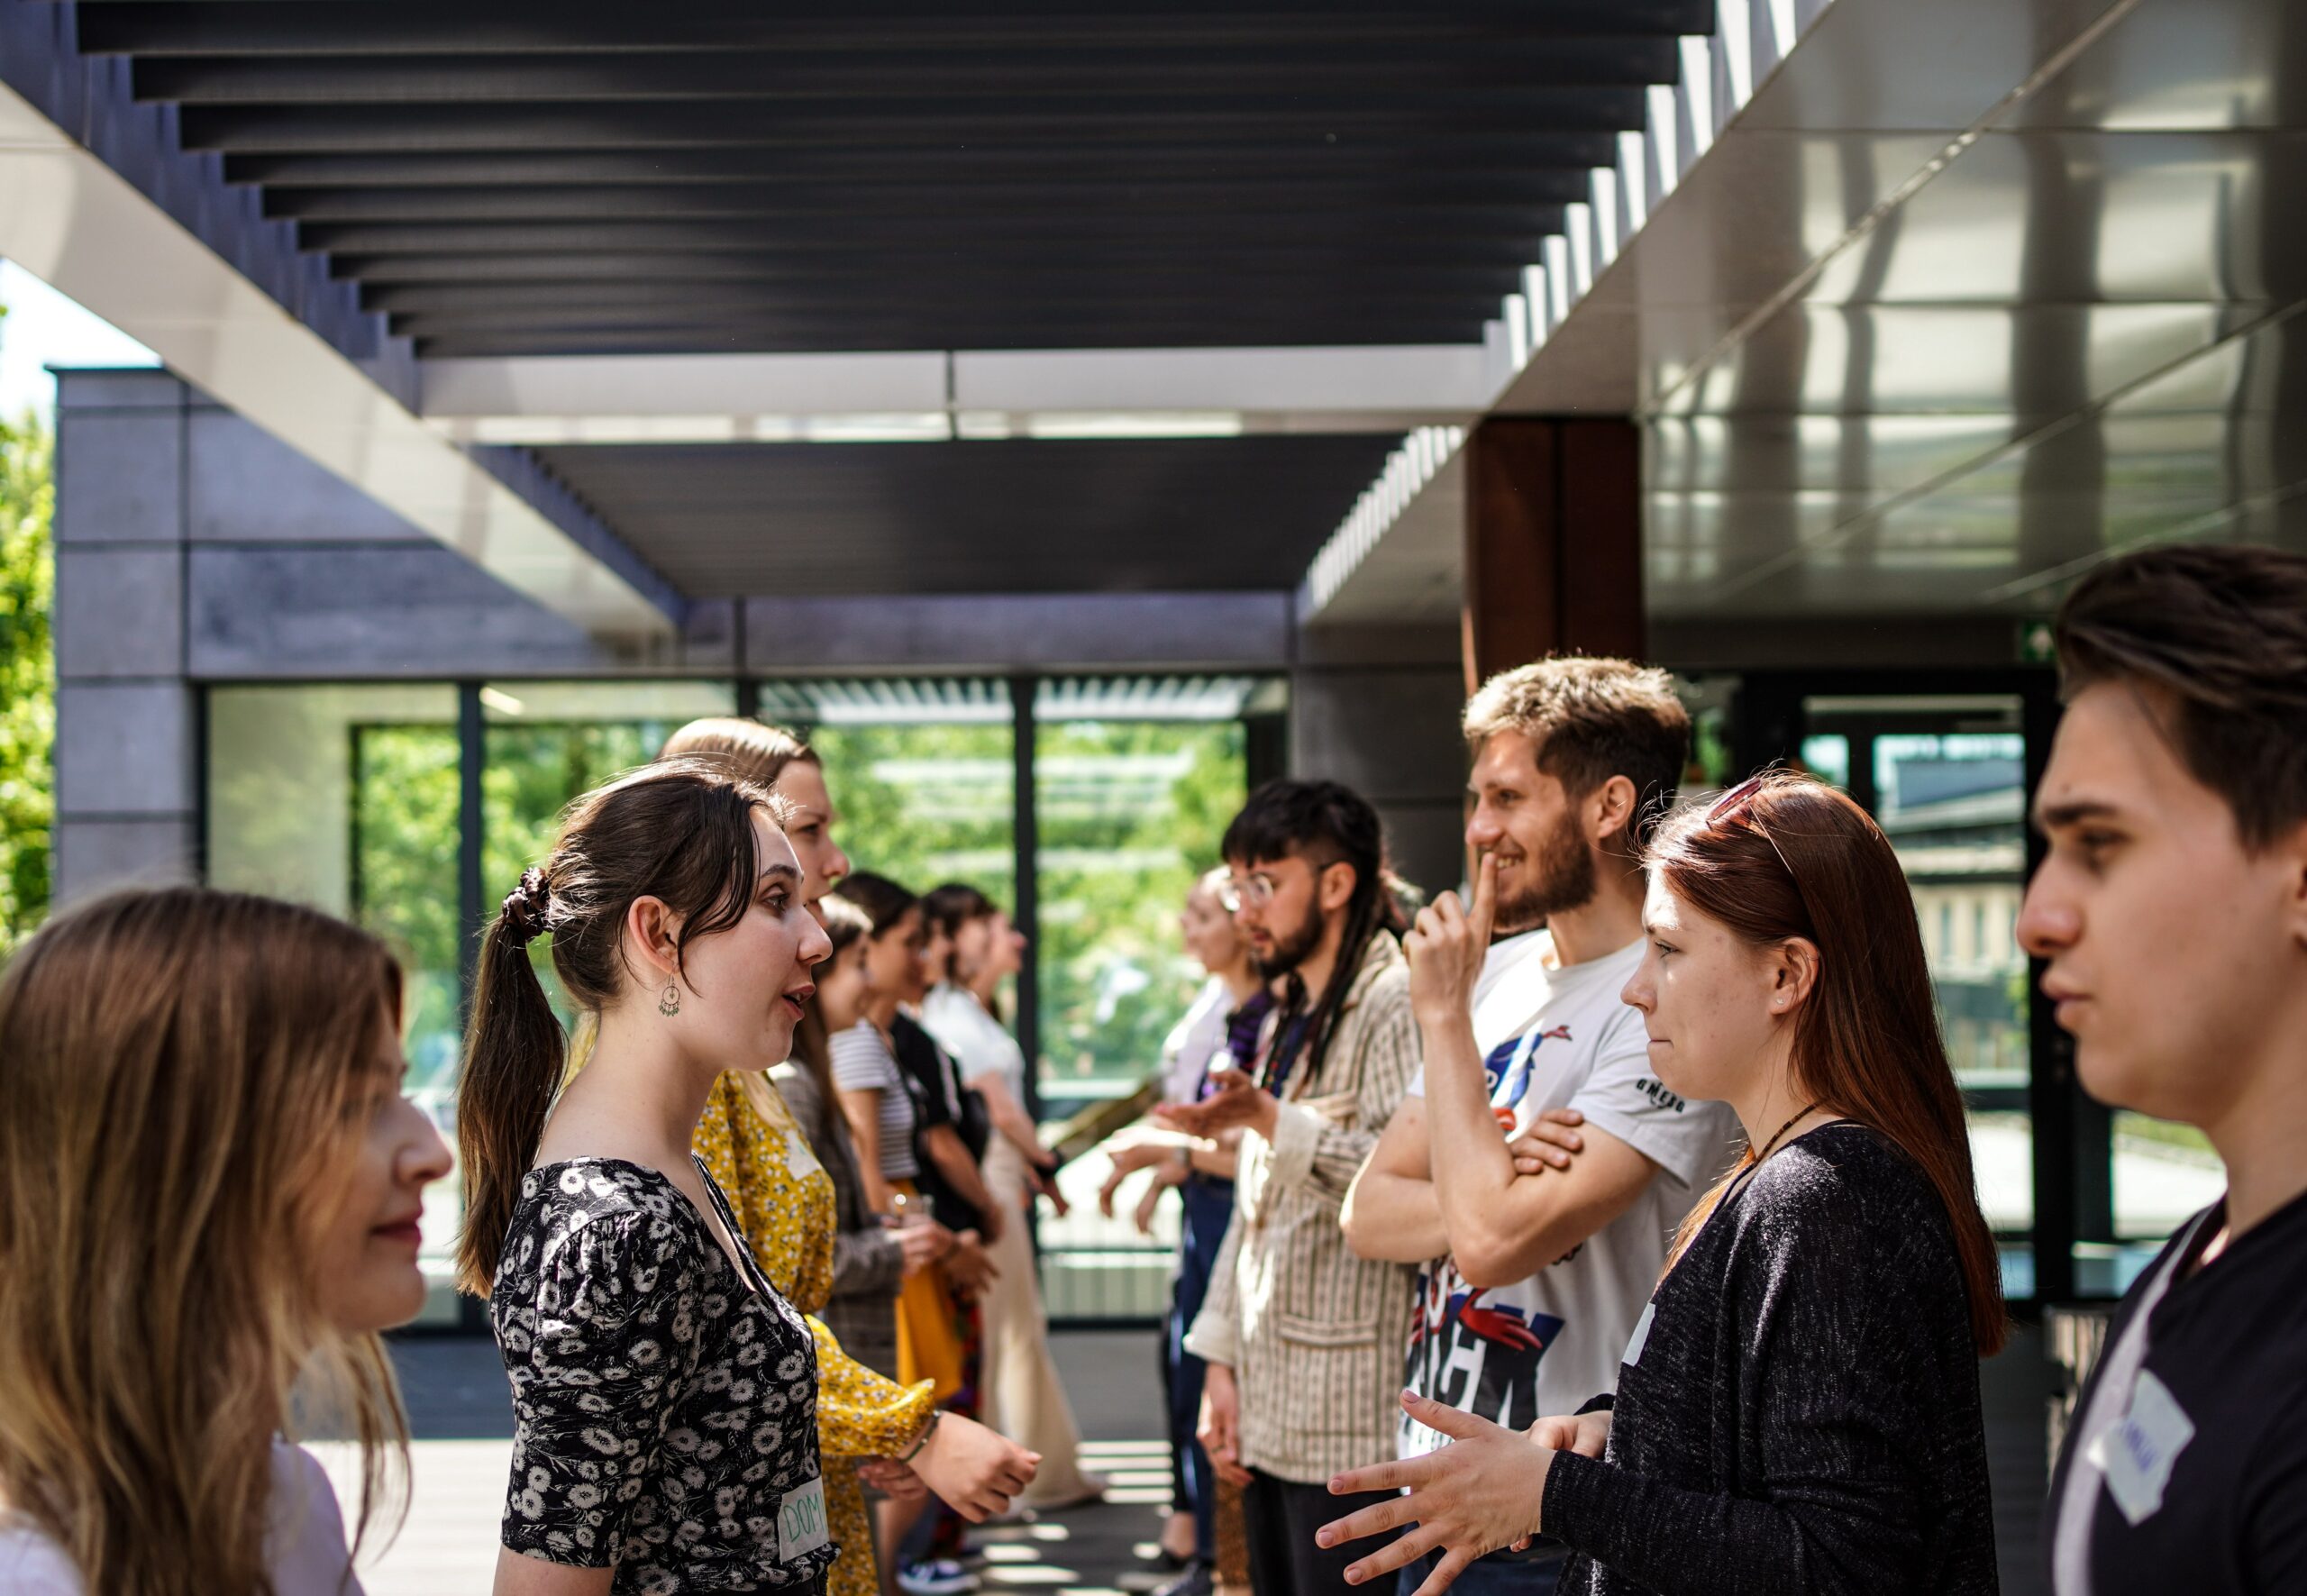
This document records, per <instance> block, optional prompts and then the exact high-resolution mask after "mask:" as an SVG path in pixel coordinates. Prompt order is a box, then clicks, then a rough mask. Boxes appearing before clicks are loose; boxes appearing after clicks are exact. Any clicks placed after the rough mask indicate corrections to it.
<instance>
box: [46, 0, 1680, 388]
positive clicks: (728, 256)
mask: <svg viewBox="0 0 2307 1596" xmlns="http://www.w3.org/2000/svg"><path fill="white" fill-rule="evenodd" d="M1711 12H1712V5H1711V3H1710V0H1434V3H1431V4H1427V3H1421V0H1246V3H1242V0H1001V3H998V4H993V5H964V4H953V3H950V0H816V4H808V5H781V6H776V7H770V6H754V5H734V4H732V5H722V6H703V5H699V6H683V7H679V8H669V7H646V6H635V5H630V4H625V3H619V4H597V3H592V0H584V3H574V4H572V3H569V0H557V3H554V4H536V3H534V0H523V3H519V4H502V3H497V0H490V3H488V4H481V5H433V4H414V5H404V4H378V3H374V0H227V3H223V4H208V3H204V0H84V3H83V4H82V5H80V6H79V7H78V19H79V28H80V35H79V43H80V46H81V48H82V49H83V50H87V51H90V52H95V53H106V54H120V55H126V56H129V57H131V58H132V60H133V68H132V77H133V81H134V84H135V87H136V92H137V94H138V95H139V96H140V97H142V98H145V99H148V100H153V101H165V102H172V103H174V104H176V105H178V106H179V107H180V108H181V114H180V121H179V126H180V129H181V137H182V139H183V141H184V143H185V144H186V145H187V147H188V148H191V149H195V150H214V151H217V152H220V153H221V154H223V157H224V160H225V172H226V175H227V177H228V178H231V179H232V180H233V181H236V182H244V183H251V184H256V185H259V186H260V187H261V188H262V190H263V201H264V206H265V209H266V211H267V213H268V214H271V215H274V216H278V217H282V218H287V219H289V220H293V221H295V222H296V223H297V225H298V236H299V240H300V242H302V243H303V244H304V246H305V247H306V248H308V249H312V250H315V251H325V252H326V253H327V254H328V255H329V257H330V260H331V263H332V269H333V270H334V271H335V272H336V273H337V274H338V275H340V276H342V277H345V278H352V279H355V280H357V281H359V282H360V284H361V286H362V290H363V294H364V296H365V299H366V301H367V303H368V304H369V306H370V307H371V308H373V309H376V310H378V311H380V312H382V313H384V314H386V315H388V317H389V318H390V320H391V324H392V325H393V327H394V329H395V330H396V331H397V332H400V333H406V334H407V335H409V336H411V337H413V338H415V340H416V341H417V345H418V349H419V352H420V353H423V354H426V355H443V356H445V355H460V354H467V355H470V354H489V353H538V354H545V353H581V352H646V351H704V350H782V349H791V350H801V349H811V350H843V349H891V348H895V349H941V348H962V349H967V348H1032V347H1103V346H1136V345H1160V344H1174V345H1192V344H1235V343H1383V342H1421V343H1422V342H1473V341H1476V340H1478V339H1479V338H1480V337H1481V334H1482V323H1483V322H1484V321H1485V320H1487V319H1489V318H1491V317H1492V316H1494V315H1497V307H1498V301H1499V298H1500V296H1501V295H1503V294H1506V293H1509V292H1511V291H1513V289H1514V287H1515V286H1516V283H1517V278H1518V271H1519V269H1520V268H1521V267H1522V266H1524V265H1525V264H1527V262H1528V261H1530V260H1533V259H1535V258H1536V255H1537V253H1538V242H1539V240H1540V239H1542V238H1543V237H1544V236H1545V235H1546V233H1550V232H1553V231H1555V230H1556V229H1558V228H1559V226H1560V224H1561V207H1562V206H1563V205H1564V204H1566V203H1569V202H1571V201H1573V200H1576V199H1580V198H1582V197H1584V196H1585V189H1586V181H1587V178H1586V173H1587V170H1588V169H1589V168H1591V167H1593V166H1596V165H1600V164H1607V163H1609V162H1610V161H1612V160H1614V159H1615V157H1616V153H1617V151H1616V135H1617V133H1618V132H1619V131H1621V130H1624V129H1629V128H1635V127H1638V126H1640V125H1641V123H1642V120H1643V113H1644V103H1645V93H1644V91H1645V88H1646V86H1647V85H1649V84H1652V83H1657V82H1665V81H1669V80H1671V79H1672V78H1673V76H1674V66H1675V46H1674V38H1675V36H1676V35H1677V34H1679V33H1685V32H1702V31H1705V30H1706V29H1707V28H1708V27H1709V26H1710V17H1711Z"/></svg>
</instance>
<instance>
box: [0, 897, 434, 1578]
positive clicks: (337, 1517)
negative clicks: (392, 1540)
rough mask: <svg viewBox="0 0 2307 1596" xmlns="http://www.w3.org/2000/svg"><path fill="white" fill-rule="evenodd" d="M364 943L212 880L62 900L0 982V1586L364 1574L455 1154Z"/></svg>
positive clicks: (386, 963)
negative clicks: (434, 1184) (344, 1456)
mask: <svg viewBox="0 0 2307 1596" xmlns="http://www.w3.org/2000/svg"><path fill="white" fill-rule="evenodd" d="M400 1010H401V976H400V970H399V967H398V966H397V965H396V964H395V963H394V962H393V959H392V956H391V955H390V954H389V953H387V952H386V951H385V948H384V947H383V945H382V944H379V943H378V942H377V941H376V939H375V938H373V937H370V936H369V935H366V934H364V933H362V932H360V931H356V930H354V929H353V928H352V927H351V926H346V925H344V924H342V922H340V921H337V920H333V919H331V918H329V917H327V916H325V915H321V914H317V913H315V912H313V911H311V910H308V909H302V908H296V907H290V906H289V905H287V904H283V903H276V902H273V901H271V900H269V899H268V898H251V897H247V896H244V895H242V894H238V893H227V892H213V891H208V890H205V889H198V888H190V887H186V888H174V889H166V890H160V891H140V892H131V893H125V894H123V895H120V896H118V897H114V898H105V899H102V900H100V901H98V902H96V903H93V904H89V905H87V906H86V907H81V908H78V909H75V910H72V911H70V912H69V913H67V914H65V915H62V916H59V917H58V918H56V919H54V920H51V921H50V923H49V924H48V926H46V927H45V928H44V929H43V930H41V932H40V933H39V934H38V935H35V936H34V937H33V938H32V940H31V941H30V942H29V943H27V944H25V945H24V946H23V949H21V950H20V951H19V952H18V953H16V955H15V957H14V960H12V961H11V962H10V963H9V966H8V970H7V972H6V975H5V978H0V1591H5V1592H7V1593H8V1596H78V1593H79V1592H82V1591H89V1592H102V1593H103V1596H162V1593H163V1592H165V1593H166V1596H251V1593H252V1592H256V1591H270V1592H272V1596H315V1593H319V1592H337V1593H357V1592H358V1591H360V1582H359V1581H358V1580H356V1579H355V1578H354V1577H353V1573H352V1563H351V1548H350V1547H348V1546H347V1543H346V1536H345V1528H344V1519H343V1516H342V1513H341V1512H340V1511H339V1509H338V1507H337V1502H336V1498H335V1496H334V1494H333V1492H332V1491H331V1490H330V1488H329V1484H328V1481H327V1479H326V1477H325V1476H324V1474H323V1473H322V1472H321V1469H320V1465H319V1464H317V1463H316V1462H315V1460H314V1459H313V1457H312V1456H311V1455H310V1454H308V1453H306V1452H305V1451H304V1450H303V1449H301V1448H300V1447H297V1446H294V1445H292V1444H291V1443H290V1442H289V1441H287V1440H285V1439H283V1438H282V1436H283V1432H284V1431H286V1430H288V1429H289V1428H290V1427H291V1417H290V1416H291V1391H292V1388H294V1389H295V1391H296V1398H297V1400H296V1405H295V1410H296V1411H297V1412H315V1411H327V1412H330V1413H331V1414H332V1416H333V1418H336V1419H338V1420H339V1421H340V1422H341V1424H342V1427H343V1429H344V1431H345V1433H349V1434H351V1436H355V1437H356V1438H357V1439H358V1441H359V1444H360V1456H361V1470H360V1473H361V1478H362V1482H363V1490H362V1493H361V1501H360V1511H359V1513H358V1515H357V1517H356V1518H355V1524H354V1534H353V1536H352V1537H351V1539H352V1545H353V1546H359V1545H360V1544H361V1543H362V1541H363V1540H365V1539H366V1538H367V1535H368V1532H369V1529H370V1528H372V1527H373V1526H372V1523H371V1519H372V1516H373V1513H374V1509H375V1507H376V1504H377V1503H378V1500H379V1499H380V1497H381V1496H383V1495H384V1494H386V1491H385V1490H384V1488H385V1486H386V1485H387V1483H388V1477H389V1482H390V1483H391V1484H392V1485H393V1486H394V1487H396V1488H397V1487H398V1486H399V1484H400V1483H401V1482H402V1481H403V1480H404V1479H405V1476H406V1458H407V1430H406V1425H405V1423H404V1421H403V1419H402V1416H401V1407H400V1400H399V1396H398V1393H397V1391H396V1390H395V1388H394V1384H393V1377H392V1371H391V1365H390V1364H389V1363H388V1362H387V1360H386V1356H385V1352H384V1348H383V1346H382V1345H381V1344H380V1343H379V1342H378V1339H377V1332H378V1331H379V1330H381V1329H383V1328H385V1327H388V1326H391V1325H397V1324H401V1323H404V1322H406V1320H408V1319H410V1318H414V1317H415V1314H416V1312H417V1310H418V1309H420V1308H421V1307H423V1306H424V1276H423V1275H422V1274H421V1273H420V1272H418V1269H417V1264H416V1254H417V1246H418V1234H417V1219H418V1217H419V1215H420V1214H421V1212H422V1211H423V1207H424V1202H423V1195H422V1194H423V1192H424V1186H425V1183H426V1182H427V1181H433V1180H437V1179H439V1178H440V1177H442V1176H443V1175H445V1174H446V1173H447V1172H448V1170H449V1157H448V1151H447V1149H446V1148H444V1147H443V1146H442V1144H441V1139H440V1137H439V1136H438V1135H434V1134H433V1127H432V1126H431V1124H430V1123H429V1122H428V1121H427V1120H426V1119H425V1117H424V1115H423V1114H422V1113H421V1112H420V1111H418V1109H417V1108H415V1106H414V1105H413V1104H411V1103H410V1102H409V1101H408V1099H406V1098H405V1097H403V1096H402V1095H401V1074H402V1069H403V1065H402V1059H401V1050H400Z"/></svg>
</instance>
